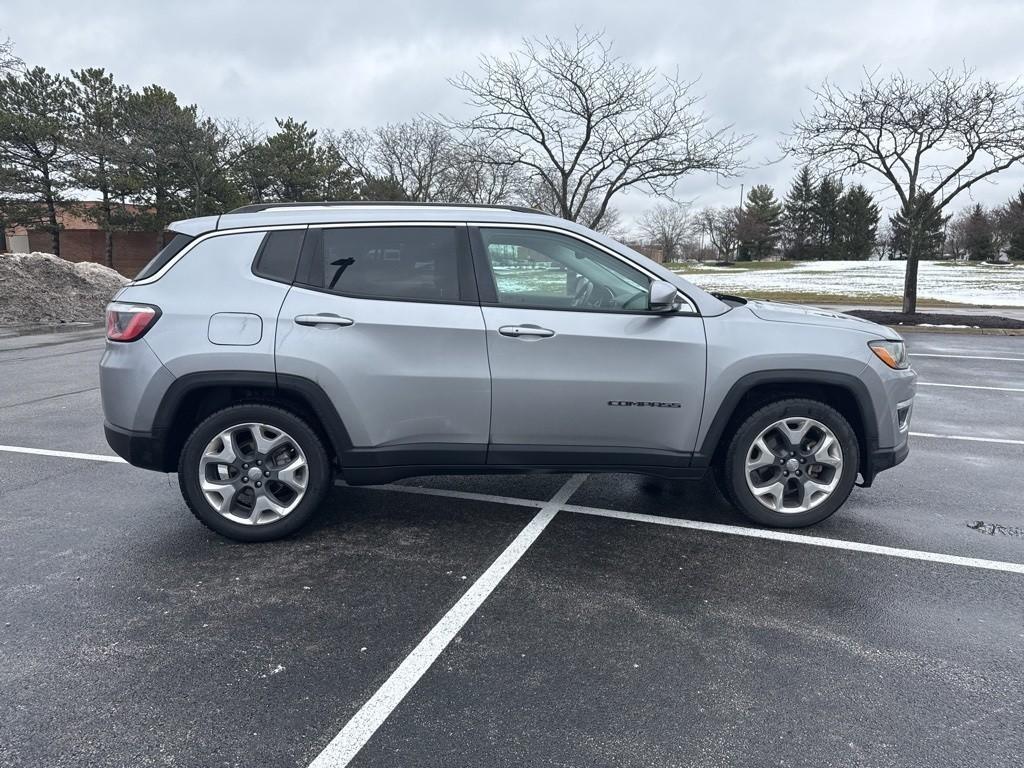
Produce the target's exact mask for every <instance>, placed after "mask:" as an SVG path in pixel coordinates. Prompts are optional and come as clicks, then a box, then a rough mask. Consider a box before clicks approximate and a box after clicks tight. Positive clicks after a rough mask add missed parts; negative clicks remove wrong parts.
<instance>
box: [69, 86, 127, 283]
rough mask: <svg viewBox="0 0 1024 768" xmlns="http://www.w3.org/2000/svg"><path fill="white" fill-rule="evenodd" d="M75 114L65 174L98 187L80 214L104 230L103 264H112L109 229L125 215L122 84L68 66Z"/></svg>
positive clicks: (117, 225)
mask: <svg viewBox="0 0 1024 768" xmlns="http://www.w3.org/2000/svg"><path fill="white" fill-rule="evenodd" d="M71 75H72V78H73V79H72V86H73V92H72V95H73V100H74V109H75V120H76V129H77V130H76V138H75V141H74V159H73V163H72V171H71V176H72V180H73V182H74V185H75V187H77V188H79V189H87V190H90V191H94V192H98V193H99V196H100V201H99V205H94V206H88V207H86V208H84V209H83V210H82V214H83V215H84V216H85V217H86V218H89V219H91V220H92V221H94V222H95V223H96V225H97V226H98V227H99V228H100V230H102V231H103V233H104V251H105V258H106V264H107V266H108V267H112V266H113V264H114V261H113V260H114V230H115V229H118V228H121V225H123V224H124V223H125V222H126V221H127V220H128V217H127V216H126V215H125V214H124V212H123V211H124V209H123V206H120V205H119V204H118V200H119V199H123V197H124V195H125V192H126V189H125V187H126V182H125V178H124V172H123V169H122V167H121V165H122V163H123V160H124V158H125V149H126V143H125V133H126V126H125V105H126V103H127V99H128V89H127V88H125V87H123V86H119V85H116V84H115V83H114V78H113V77H112V76H111V75H109V74H107V73H106V72H105V71H104V70H102V69H83V70H80V71H78V72H75V71H72V72H71Z"/></svg>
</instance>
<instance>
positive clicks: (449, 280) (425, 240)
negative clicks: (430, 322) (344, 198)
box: [307, 226, 475, 303]
mask: <svg viewBox="0 0 1024 768" xmlns="http://www.w3.org/2000/svg"><path fill="white" fill-rule="evenodd" d="M321 239H322V245H321V247H320V248H319V249H317V250H315V251H314V252H313V254H312V255H311V257H310V258H311V262H312V263H311V264H310V269H309V272H308V278H307V279H308V282H309V283H310V285H311V286H312V287H315V288H319V289H321V290H324V291H328V292H330V293H337V294H341V295H344V296H355V297H361V298H370V299H392V300H406V301H437V302H445V303H450V302H461V301H470V300H474V299H475V293H474V283H473V277H472V271H471V270H472V265H471V263H470V260H469V242H468V235H467V232H466V228H465V227H454V226H409V227H395V226H391V227H338V228H324V229H323V230H321Z"/></svg>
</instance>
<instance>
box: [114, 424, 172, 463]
mask: <svg viewBox="0 0 1024 768" xmlns="http://www.w3.org/2000/svg"><path fill="white" fill-rule="evenodd" d="M103 433H104V435H106V438H107V445H109V446H110V447H111V448H112V449H113V451H114V453H116V454H117V455H118V456H120V457H121V458H122V459H124V460H125V461H127V462H128V463H129V464H131V465H133V466H136V467H141V468H142V469H152V470H156V471H157V472H169V471H171V470H170V469H168V468H167V467H166V462H165V460H164V441H163V440H162V439H160V437H159V436H158V435H154V434H153V433H152V432H132V431H131V430H128V429H121V428H120V427H115V426H113V425H112V424H107V423H105V424H104V425H103Z"/></svg>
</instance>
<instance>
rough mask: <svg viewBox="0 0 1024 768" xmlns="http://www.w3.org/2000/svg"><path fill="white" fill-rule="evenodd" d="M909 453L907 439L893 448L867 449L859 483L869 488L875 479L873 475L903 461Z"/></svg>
mask: <svg viewBox="0 0 1024 768" xmlns="http://www.w3.org/2000/svg"><path fill="white" fill-rule="evenodd" d="M909 454H910V440H909V439H905V440H904V441H903V444H902V445H899V446H897V447H895V448H875V449H874V450H872V451H868V454H867V456H866V459H867V461H865V463H864V466H863V467H861V471H860V474H861V477H863V478H864V482H863V483H862V484H861V485H862V486H863V487H864V488H870V487H871V483H872V482H874V480H875V475H877V474H878V473H879V472H884V471H885V470H887V469H892V468H893V467H895V466H896V465H897V464H901V463H903V461H904V460H905V459H906V458H907V456H908V455H909Z"/></svg>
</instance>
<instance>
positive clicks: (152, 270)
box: [135, 232, 195, 280]
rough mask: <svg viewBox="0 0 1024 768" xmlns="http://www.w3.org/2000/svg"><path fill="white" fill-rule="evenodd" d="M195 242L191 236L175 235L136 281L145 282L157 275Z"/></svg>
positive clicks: (138, 275)
mask: <svg viewBox="0 0 1024 768" xmlns="http://www.w3.org/2000/svg"><path fill="white" fill-rule="evenodd" d="M193 240H195V238H194V237H192V236H191V235H183V234H181V233H180V232H179V233H177V234H175V236H174V237H172V238H171V241H170V242H169V243H167V245H165V246H164V247H163V248H161V249H160V250H159V251H158V252H157V254H156V256H154V257H153V259H152V260H151V261H150V262H149V264H147V265H146V266H144V267H143V268H142V271H141V272H139V274H137V275H136V276H135V279H136V280H145V279H146V278H149V277H152V276H153V275H155V274H156V273H157V272H159V271H160V270H161V269H163V268H164V267H165V266H166V265H167V263H168V262H169V261H170V260H171V259H173V258H174V257H175V256H177V255H178V254H179V253H180V252H181V249H182V248H184V247H185V246H186V245H188V244H189V243H191V242H192V241H193Z"/></svg>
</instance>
